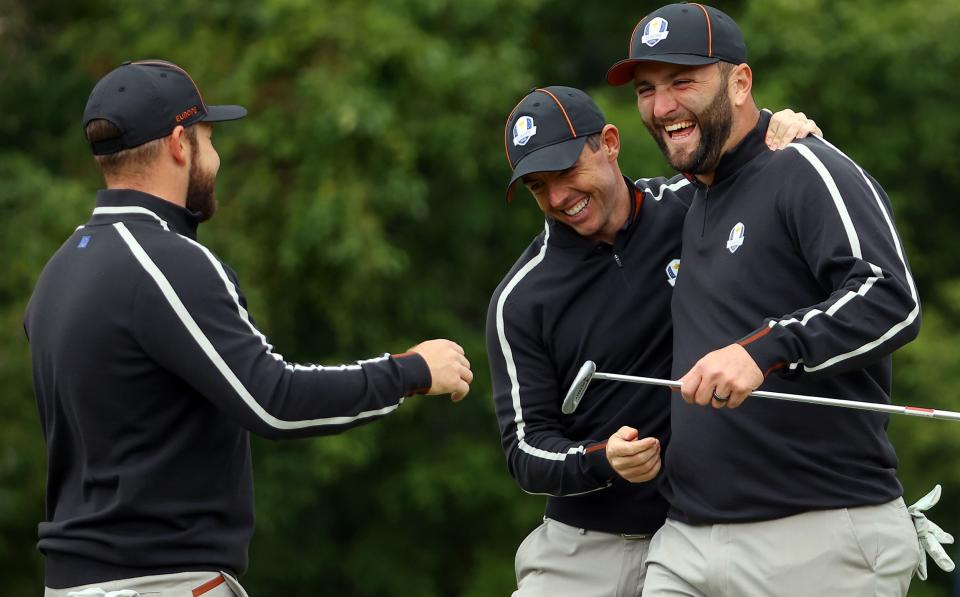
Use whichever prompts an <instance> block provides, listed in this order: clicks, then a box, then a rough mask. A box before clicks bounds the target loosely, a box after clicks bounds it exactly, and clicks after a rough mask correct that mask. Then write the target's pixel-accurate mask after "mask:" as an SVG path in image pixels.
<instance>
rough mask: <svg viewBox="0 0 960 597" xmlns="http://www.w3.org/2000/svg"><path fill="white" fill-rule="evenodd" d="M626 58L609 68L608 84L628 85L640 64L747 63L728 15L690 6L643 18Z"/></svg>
mask: <svg viewBox="0 0 960 597" xmlns="http://www.w3.org/2000/svg"><path fill="white" fill-rule="evenodd" d="M629 56H630V57H629V58H627V59H626V60H621V61H620V62H618V63H616V64H614V65H613V66H612V67H610V70H608V71H607V83H609V84H610V85H623V84H625V83H629V82H630V81H632V80H633V71H634V69H636V67H637V64H638V63H640V62H668V63H670V64H685V65H689V66H698V65H703V64H713V63H714V62H719V61H721V60H722V61H724V62H729V63H731V64H741V63H744V62H746V61H747V45H746V44H745V43H744V41H743V34H742V33H740V27H738V26H737V24H736V23H735V22H734V20H733V19H731V18H730V17H729V16H728V15H727V14H725V13H724V12H722V11H720V10H717V9H716V8H713V7H712V6H704V5H703V4H696V3H694V2H689V3H682V4H668V5H666V6H663V7H661V8H658V9H657V10H655V11H653V12H652V13H650V14H649V15H647V16H645V17H643V19H641V20H640V22H639V23H637V26H636V27H634V28H633V35H631V36H630V49H629Z"/></svg>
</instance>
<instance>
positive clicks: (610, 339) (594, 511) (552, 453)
mask: <svg viewBox="0 0 960 597" xmlns="http://www.w3.org/2000/svg"><path fill="white" fill-rule="evenodd" d="M625 184H627V185H628V186H629V187H630V190H631V196H632V197H634V199H635V202H634V209H633V210H632V214H631V218H630V221H629V223H628V225H627V226H626V228H625V229H623V230H621V231H620V232H619V233H618V234H617V236H616V238H615V240H614V244H613V245H612V246H611V245H609V244H605V243H600V244H597V243H596V242H594V241H591V240H588V239H585V238H583V237H581V236H580V235H578V234H577V233H576V232H575V231H574V230H572V229H571V228H569V227H567V226H566V225H564V224H561V223H558V222H557V221H555V220H553V219H547V220H546V224H545V227H544V231H543V232H542V233H540V234H539V235H538V236H537V237H536V238H534V240H533V242H532V243H531V244H530V246H529V247H528V248H527V249H526V251H524V253H523V255H521V257H520V259H518V260H517V262H516V263H515V264H514V266H513V267H512V268H511V270H510V272H509V273H508V274H507V275H506V277H505V278H504V279H503V281H502V282H501V283H500V285H499V286H498V287H497V289H496V291H495V292H494V294H493V297H492V298H491V299H490V307H489V310H488V313H487V327H486V336H487V354H488V356H489V360H490V373H491V377H492V380H493V398H494V405H495V408H496V413H497V418H498V420H499V424H500V433H501V442H502V447H503V450H504V453H505V455H506V458H507V466H508V468H509V470H510V473H511V475H513V477H514V479H515V480H516V481H517V483H518V484H519V485H520V487H521V488H522V489H523V490H524V491H527V492H529V493H535V494H546V495H548V496H549V497H548V499H547V507H546V515H547V516H548V517H550V518H552V519H554V520H558V521H560V522H563V523H566V524H569V525H572V526H575V527H580V528H586V529H591V530H595V531H603V532H609V533H626V534H645V533H653V532H655V531H656V530H657V529H658V528H660V526H661V525H662V524H663V521H664V520H665V518H666V511H667V504H666V502H665V501H664V499H663V498H662V496H661V495H660V494H659V492H658V491H657V487H656V486H657V483H656V481H650V482H647V483H637V484H634V483H629V482H627V481H625V480H624V479H623V478H621V477H620V476H619V475H617V473H616V472H615V471H614V470H613V469H612V468H611V466H610V464H609V462H608V461H607V458H606V453H605V447H606V441H607V438H609V437H610V435H612V434H613V433H614V432H615V431H617V429H619V428H620V427H621V426H623V425H629V426H632V427H635V428H637V429H638V430H639V432H640V437H648V436H653V437H657V438H658V439H659V440H660V441H661V446H662V447H664V448H666V446H667V443H668V440H669V437H668V436H669V418H670V414H669V402H668V400H669V395H670V392H669V390H668V389H666V388H659V387H653V386H640V385H634V384H623V383H614V382H608V381H594V382H593V383H591V384H590V387H589V389H588V390H587V393H586V395H585V396H584V398H583V401H582V402H581V403H580V406H579V408H578V409H577V411H576V412H574V413H573V414H571V415H564V414H562V413H561V412H560V405H561V402H562V401H563V397H564V394H565V393H566V391H567V389H568V388H569V386H570V384H571V382H572V381H573V378H574V377H575V376H576V374H577V371H579V369H580V366H581V365H582V364H583V362H584V361H585V360H593V361H595V362H596V363H597V366H598V368H600V370H601V371H611V372H618V373H627V374H634V375H645V376H659V377H666V376H667V375H668V374H669V372H670V360H671V359H670V350H671V342H672V340H671V325H670V320H669V317H668V309H669V305H670V296H671V293H672V290H673V285H672V282H673V280H674V278H675V276H676V267H675V266H676V261H677V259H678V258H679V256H680V234H679V233H680V227H681V224H682V222H683V216H684V214H685V212H686V209H687V205H689V193H690V189H691V185H690V184H689V182H688V181H687V180H686V179H684V178H682V177H676V178H674V179H671V180H669V181H667V180H665V179H662V178H661V179H651V180H639V181H637V182H636V183H631V182H630V181H629V180H626V179H625Z"/></svg>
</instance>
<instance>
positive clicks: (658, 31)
mask: <svg viewBox="0 0 960 597" xmlns="http://www.w3.org/2000/svg"><path fill="white" fill-rule="evenodd" d="M668 35H670V32H669V31H667V20H666V19H664V18H663V17H653V18H652V19H650V22H649V23H647V24H646V25H645V26H644V27H643V37H641V38H640V41H642V42H643V43H645V44H647V45H648V46H650V47H651V48H652V47H653V46H655V45H657V44H658V43H660V42H661V41H663V40H665V39H667V36H668Z"/></svg>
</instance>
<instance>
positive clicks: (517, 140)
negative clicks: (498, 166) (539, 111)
mask: <svg viewBox="0 0 960 597" xmlns="http://www.w3.org/2000/svg"><path fill="white" fill-rule="evenodd" d="M536 134H537V126H536V125H535V124H533V118H530V117H529V116H521V117H520V119H519V120H517V123H516V124H515V125H513V144H514V145H526V144H527V141H529V140H530V137H532V136H534V135H536Z"/></svg>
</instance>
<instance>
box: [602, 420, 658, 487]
mask: <svg viewBox="0 0 960 597" xmlns="http://www.w3.org/2000/svg"><path fill="white" fill-rule="evenodd" d="M638 436H639V433H638V432H637V430H636V429H634V428H633V427H621V428H620V429H618V430H617V432H616V433H614V434H613V435H611V436H610V439H608V440H607V460H608V461H609V462H610V466H612V467H613V470H615V471H616V472H617V474H618V475H620V476H621V477H623V478H624V479H626V480H627V481H630V482H631V483H643V482H644V481H649V480H650V479H653V478H654V477H656V476H657V473H659V472H660V440H658V439H657V438H655V437H645V438H643V439H637V437H638Z"/></svg>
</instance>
